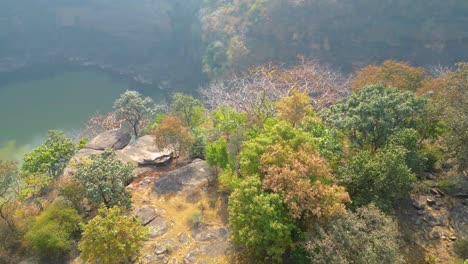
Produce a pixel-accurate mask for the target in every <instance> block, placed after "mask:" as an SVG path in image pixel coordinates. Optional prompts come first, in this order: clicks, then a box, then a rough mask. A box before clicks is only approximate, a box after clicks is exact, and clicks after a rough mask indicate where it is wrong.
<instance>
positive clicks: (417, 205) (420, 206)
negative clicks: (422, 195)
mask: <svg viewBox="0 0 468 264" xmlns="http://www.w3.org/2000/svg"><path fill="white" fill-rule="evenodd" d="M413 207H414V208H416V209H417V210H424V207H426V206H425V205H424V204H423V203H421V202H419V201H417V200H416V201H414V202H413Z"/></svg>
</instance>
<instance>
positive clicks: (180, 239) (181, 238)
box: [177, 233, 190, 246]
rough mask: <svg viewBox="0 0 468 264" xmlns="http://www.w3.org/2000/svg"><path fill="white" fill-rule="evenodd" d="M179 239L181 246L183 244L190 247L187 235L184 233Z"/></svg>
mask: <svg viewBox="0 0 468 264" xmlns="http://www.w3.org/2000/svg"><path fill="white" fill-rule="evenodd" d="M177 239H178V240H179V242H180V243H181V244H183V245H186V246H188V245H190V242H189V239H188V235H187V233H182V234H180V235H179V236H178V237H177Z"/></svg>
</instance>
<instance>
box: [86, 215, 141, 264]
mask: <svg viewBox="0 0 468 264" xmlns="http://www.w3.org/2000/svg"><path fill="white" fill-rule="evenodd" d="M82 228H83V233H82V238H81V241H80V244H79V246H78V247H79V249H80V251H81V255H80V257H81V259H83V260H84V261H85V262H87V263H102V264H118V263H122V262H133V261H135V260H136V258H137V257H138V255H139V251H140V248H141V247H142V246H143V242H144V241H145V239H146V237H147V235H148V232H149V230H148V227H144V226H142V225H140V224H139V221H138V220H137V219H136V218H135V217H134V216H126V215H124V214H123V212H122V211H121V209H120V208H119V207H117V206H114V207H112V208H110V209H108V208H106V207H102V208H101V209H99V211H98V215H97V216H96V217H94V218H93V220H91V221H89V223H88V224H86V225H82Z"/></svg>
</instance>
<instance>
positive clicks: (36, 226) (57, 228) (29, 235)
mask: <svg viewBox="0 0 468 264" xmlns="http://www.w3.org/2000/svg"><path fill="white" fill-rule="evenodd" d="M81 222H82V220H81V217H80V216H79V214H78V212H77V211H76V210H75V209H73V208H70V207H67V206H65V205H64V204H61V203H54V204H52V205H50V206H49V207H48V208H47V209H46V210H45V211H43V212H42V213H41V214H40V215H39V216H37V217H35V218H34V219H32V224H31V225H30V227H29V228H28V231H27V232H26V234H25V236H24V237H25V239H26V241H27V243H28V245H29V246H30V247H31V249H32V250H33V251H35V252H36V253H37V254H38V255H39V256H40V257H41V258H42V259H45V260H48V261H53V262H55V261H58V260H61V259H62V260H63V258H64V257H65V256H66V254H67V253H68V252H69V251H70V249H71V248H72V245H73V240H74V239H75V238H77V236H78V234H79V231H80V224H81Z"/></svg>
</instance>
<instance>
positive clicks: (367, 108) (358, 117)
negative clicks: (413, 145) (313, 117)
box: [323, 85, 426, 150]
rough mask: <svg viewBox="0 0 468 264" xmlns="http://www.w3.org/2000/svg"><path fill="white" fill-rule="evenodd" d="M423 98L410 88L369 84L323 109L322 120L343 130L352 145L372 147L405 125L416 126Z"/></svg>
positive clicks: (423, 105) (424, 108)
mask: <svg viewBox="0 0 468 264" xmlns="http://www.w3.org/2000/svg"><path fill="white" fill-rule="evenodd" d="M425 110H426V101H425V100H424V99H423V98H420V97H417V96H416V95H414V94H413V93H411V92H400V91H399V90H398V89H397V88H393V87H386V86H384V85H371V86H367V87H365V88H364V89H362V90H359V91H357V92H355V93H353V94H352V95H351V96H350V97H348V98H345V99H344V100H342V101H341V102H339V103H337V104H336V105H333V106H332V107H331V108H330V109H329V111H324V114H323V116H324V118H325V120H326V122H327V123H328V124H330V125H332V126H335V127H336V128H338V129H341V130H342V131H344V132H345V133H346V134H347V136H348V137H349V139H350V140H351V142H352V143H353V144H354V145H355V146H359V147H361V148H366V147H368V148H371V149H373V150H376V149H377V148H380V147H382V146H384V145H385V144H386V142H387V140H388V138H389V137H390V136H391V135H392V134H394V133H396V132H398V131H399V130H401V129H405V128H415V129H417V128H418V125H419V122H420V120H421V117H422V116H423V114H424V112H425Z"/></svg>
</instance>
